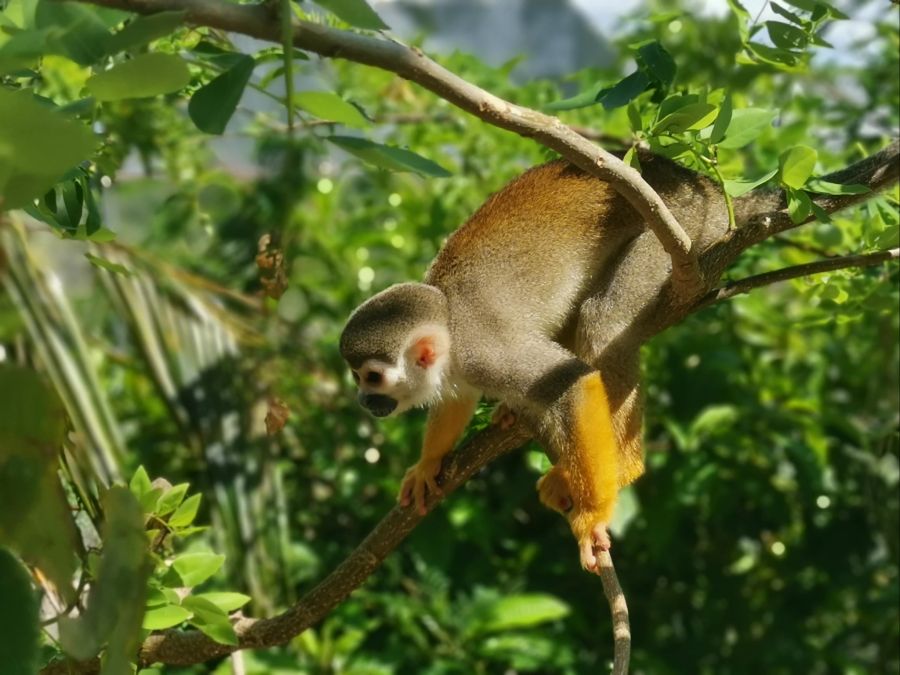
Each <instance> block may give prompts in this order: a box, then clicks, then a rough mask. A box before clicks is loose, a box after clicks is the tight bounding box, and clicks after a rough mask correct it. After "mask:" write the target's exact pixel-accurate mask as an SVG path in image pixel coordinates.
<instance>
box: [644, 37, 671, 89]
mask: <svg viewBox="0 0 900 675" xmlns="http://www.w3.org/2000/svg"><path fill="white" fill-rule="evenodd" d="M637 62H638V63H639V64H640V65H641V66H643V68H642V70H643V71H644V72H646V73H647V75H649V76H650V77H652V78H653V79H654V80H656V81H657V82H658V83H659V84H660V85H662V87H663V88H664V89H668V88H669V87H670V86H671V84H672V82H673V81H674V80H675V73H676V71H677V67H676V66H675V61H674V59H673V58H672V56H671V55H670V54H669V52H667V51H666V50H665V48H664V47H663V46H662V45H661V44H660V43H659V42H656V41H653V42H650V43H648V44H645V45H642V46H641V47H639V48H638V51H637Z"/></svg>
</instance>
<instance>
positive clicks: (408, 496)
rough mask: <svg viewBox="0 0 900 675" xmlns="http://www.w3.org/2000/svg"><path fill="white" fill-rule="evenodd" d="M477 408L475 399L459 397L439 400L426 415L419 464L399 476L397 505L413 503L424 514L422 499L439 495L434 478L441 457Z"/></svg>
mask: <svg viewBox="0 0 900 675" xmlns="http://www.w3.org/2000/svg"><path fill="white" fill-rule="evenodd" d="M477 405H478V397H476V396H462V397H459V398H451V399H448V400H445V401H441V402H440V403H438V404H437V405H436V406H434V407H433V408H432V409H431V411H430V412H429V413H428V423H427V425H426V427H425V440H424V442H423V443H422V454H421V456H420V457H419V461H418V462H416V463H415V464H414V465H413V466H411V467H410V468H409V470H408V471H407V472H406V475H405V476H404V477H403V483H402V485H401V487H400V497H399V501H400V504H401V506H409V504H410V503H411V502H415V505H416V509H417V510H418V511H419V513H421V514H422V515H424V514H425V512H426V509H425V497H426V495H427V494H428V493H431V494H438V495H439V494H440V493H441V489H440V487H439V486H438V484H437V481H436V480H435V477H436V476H437V474H438V473H439V472H440V470H441V461H442V460H443V459H444V455H446V454H447V453H448V452H450V451H451V450H453V448H454V446H455V445H456V442H457V441H458V440H459V439H460V437H461V436H462V434H463V432H464V431H465V430H466V427H467V426H468V424H469V421H470V420H471V419H472V415H474V414H475V407H476V406H477Z"/></svg>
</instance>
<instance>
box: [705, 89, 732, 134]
mask: <svg viewBox="0 0 900 675" xmlns="http://www.w3.org/2000/svg"><path fill="white" fill-rule="evenodd" d="M731 114H732V102H731V94H726V95H725V99H724V100H723V101H722V107H721V108H719V114H718V116H717V117H716V122H715V124H713V127H712V131H711V132H710V134H709V142H710V143H712V144H713V145H715V144H717V143H720V142H721V141H722V140H723V139H724V138H725V133H726V132H727V131H728V126H729V125H730V124H731Z"/></svg>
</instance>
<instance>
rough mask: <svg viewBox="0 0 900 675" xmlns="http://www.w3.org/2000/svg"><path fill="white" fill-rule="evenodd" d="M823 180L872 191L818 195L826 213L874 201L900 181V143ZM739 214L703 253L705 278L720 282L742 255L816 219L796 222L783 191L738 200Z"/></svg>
mask: <svg viewBox="0 0 900 675" xmlns="http://www.w3.org/2000/svg"><path fill="white" fill-rule="evenodd" d="M822 178H823V180H826V181H829V182H832V183H840V184H842V185H865V186H866V187H868V188H869V189H870V190H871V192H867V193H864V194H855V195H814V196H813V201H815V203H816V204H818V205H819V206H820V207H821V208H822V209H823V210H824V211H825V212H826V213H835V212H837V211H840V210H841V209H845V208H847V207H849V206H853V205H854V204H858V203H860V202H864V201H866V200H868V199H871V198H872V196H873V195H874V194H875V193H877V192H879V191H880V190H884V189H886V188H888V187H890V186H891V185H893V184H894V183H896V182H897V180H898V178H900V141H898V140H894V142H893V143H891V144H890V145H888V146H887V147H886V148H884V149H882V150H880V151H878V152H876V153H875V154H874V155H871V156H870V157H866V158H865V159H863V160H861V161H859V162H856V163H855V164H851V165H850V166H848V167H846V168H844V169H841V170H840V171H835V172H834V173H830V174H828V175H826V176H823V177H822ZM735 212H736V214H737V223H738V228H737V229H736V230H734V231H733V232H731V233H730V234H729V235H728V236H726V237H724V238H723V239H721V240H720V241H718V242H716V244H714V245H713V246H711V247H709V249H707V250H706V251H703V252H701V255H700V268H701V270H702V273H703V277H704V278H705V279H711V280H714V279H718V278H719V277H720V276H721V274H722V272H723V270H724V269H725V268H726V267H727V266H728V265H730V264H731V263H732V262H733V261H734V260H735V259H736V258H737V257H738V255H740V254H741V253H742V252H743V251H745V250H746V249H748V248H750V247H751V246H753V245H754V244H758V243H759V242H761V241H763V240H765V239H768V238H769V237H772V236H774V235H776V234H778V233H780V232H784V231H785V230H789V229H791V228H794V227H797V226H799V225H803V224H804V223H809V222H812V221H814V220H815V219H816V218H815V216H814V215H813V216H810V217H809V218H807V219H806V220H805V221H803V223H794V222H793V221H792V220H791V217H790V215H789V214H788V212H787V209H786V202H785V198H784V194H783V193H782V192H781V191H780V190H779V191H772V190H759V191H754V192H751V193H750V194H748V195H746V196H745V197H741V198H739V199H737V200H735Z"/></svg>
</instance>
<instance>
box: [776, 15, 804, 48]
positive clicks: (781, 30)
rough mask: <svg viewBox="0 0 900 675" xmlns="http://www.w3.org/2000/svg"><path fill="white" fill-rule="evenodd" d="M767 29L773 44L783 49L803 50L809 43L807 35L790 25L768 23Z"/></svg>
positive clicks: (777, 22)
mask: <svg viewBox="0 0 900 675" xmlns="http://www.w3.org/2000/svg"><path fill="white" fill-rule="evenodd" d="M766 29H767V30H768V31H769V37H770V38H772V43H773V44H774V45H775V46H776V47H781V48H782V49H803V48H804V47H805V46H806V45H807V44H808V43H809V38H808V37H807V35H806V33H805V32H804V31H802V30H800V29H799V28H797V27H796V26H793V25H791V24H789V23H783V22H781V21H766Z"/></svg>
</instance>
